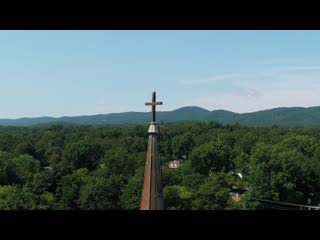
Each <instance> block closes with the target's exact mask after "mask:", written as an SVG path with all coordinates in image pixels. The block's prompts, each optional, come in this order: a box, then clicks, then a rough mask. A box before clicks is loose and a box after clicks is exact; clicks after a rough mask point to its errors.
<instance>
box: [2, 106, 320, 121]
mask: <svg viewBox="0 0 320 240" xmlns="http://www.w3.org/2000/svg"><path fill="white" fill-rule="evenodd" d="M190 107H196V108H201V109H203V110H206V111H208V112H214V111H226V112H232V113H235V114H248V113H256V112H262V111H268V110H273V109H279V108H314V107H319V106H309V107H301V106H292V107H275V108H268V109H261V110H257V111H251V112H243V113H239V112H234V111H230V110H226V109H214V110H211V111H210V110H208V109H206V108H204V107H199V106H191V105H190V106H184V107H180V108H176V109H173V110H168V111H157V112H173V111H176V110H179V109H182V108H190ZM121 113H151V111H139V112H138V111H124V112H110V113H96V114H84V115H72V116H66V115H62V116H57V117H53V116H38V117H18V118H1V117H0V120H20V119H33V118H54V119H59V118H72V117H90V116H97V115H109V114H121Z"/></svg>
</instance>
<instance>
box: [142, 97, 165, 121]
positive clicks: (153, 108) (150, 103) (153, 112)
mask: <svg viewBox="0 0 320 240" xmlns="http://www.w3.org/2000/svg"><path fill="white" fill-rule="evenodd" d="M156 105H162V102H156V92H153V93H152V102H147V103H146V106H152V122H156Z"/></svg>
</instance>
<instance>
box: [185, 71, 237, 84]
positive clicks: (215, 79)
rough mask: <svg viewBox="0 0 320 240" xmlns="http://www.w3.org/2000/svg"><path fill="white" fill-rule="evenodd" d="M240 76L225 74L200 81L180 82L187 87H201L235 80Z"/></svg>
mask: <svg viewBox="0 0 320 240" xmlns="http://www.w3.org/2000/svg"><path fill="white" fill-rule="evenodd" d="M239 76H240V74H223V75H215V76H211V77H208V78H200V79H194V80H181V81H179V83H181V84H185V85H200V84H206V83H209V82H215V81H222V80H227V79H234V78H236V77H239Z"/></svg>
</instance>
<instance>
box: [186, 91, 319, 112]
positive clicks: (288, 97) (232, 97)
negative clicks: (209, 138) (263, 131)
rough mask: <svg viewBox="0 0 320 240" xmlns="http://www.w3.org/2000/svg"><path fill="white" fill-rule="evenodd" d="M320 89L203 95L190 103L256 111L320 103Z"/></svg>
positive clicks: (208, 106)
mask: <svg viewBox="0 0 320 240" xmlns="http://www.w3.org/2000/svg"><path fill="white" fill-rule="evenodd" d="M319 99H320V89H317V90H302V91H299V90H284V91H270V92H266V93H264V94H262V95H260V96H252V95H247V96H245V95H237V94H225V95H220V96H201V97H198V98H195V99H193V100H191V101H190V102H188V103H187V104H188V105H195V106H201V107H204V108H206V109H209V110H215V109H224V110H229V111H233V112H238V113H245V112H255V111H259V110H266V109H271V108H277V107H297V106H298V107H311V106H319V105H320V101H319Z"/></svg>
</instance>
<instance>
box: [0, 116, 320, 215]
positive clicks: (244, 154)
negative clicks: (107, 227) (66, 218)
mask: <svg viewBox="0 0 320 240" xmlns="http://www.w3.org/2000/svg"><path fill="white" fill-rule="evenodd" d="M159 126H160V151H161V161H162V177H163V179H162V180H163V194H164V197H165V203H166V209H171V210H173V209H200V210H202V209H203V210H207V209H212V210H220V209H256V208H258V207H259V205H258V203H256V202H254V201H252V200H251V199H252V198H263V199H269V200H276V201H283V202H290V203H300V204H306V203H307V201H308V199H311V202H312V205H317V204H318V203H320V195H319V193H320V131H319V130H320V128H317V127H313V128H312V127H309V128H301V127H296V128H289V127H279V126H273V127H246V126H240V125H239V124H233V125H222V124H220V123H217V122H176V123H162V124H159ZM148 127H149V125H148V124H146V125H131V126H66V125H59V124H53V125H49V126H38V127H0V209H1V210H4V209H6V210H9V209H48V210H50V209H66V210H73V209H139V204H140V200H141V193H142V187H143V175H144V167H145V160H146V151H147V141H148V134H147V130H148ZM174 159H180V160H182V162H183V165H182V166H181V167H179V168H177V169H170V168H168V162H169V161H172V160H174ZM236 173H241V175H242V178H239V177H238V175H237V174H236ZM241 190H245V192H244V195H242V199H241V201H240V202H238V203H236V202H233V201H232V200H231V198H230V192H232V191H241Z"/></svg>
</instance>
